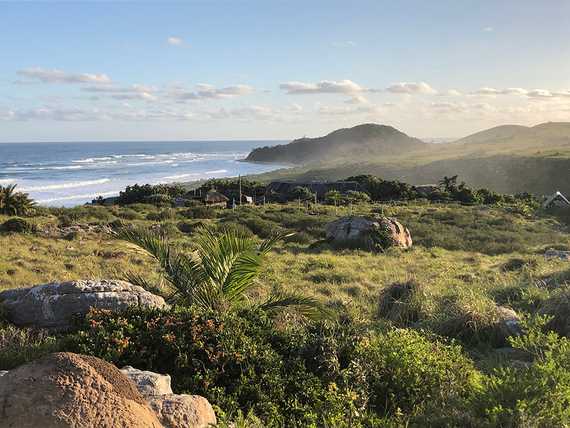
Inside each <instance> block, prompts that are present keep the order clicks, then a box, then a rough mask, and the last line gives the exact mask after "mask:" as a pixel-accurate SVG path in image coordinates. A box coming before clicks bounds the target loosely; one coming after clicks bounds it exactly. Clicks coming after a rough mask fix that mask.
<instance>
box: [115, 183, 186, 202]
mask: <svg viewBox="0 0 570 428" xmlns="http://www.w3.org/2000/svg"><path fill="white" fill-rule="evenodd" d="M186 193H187V189H186V188H185V187H183V186H181V185H177V184H168V185H167V184H157V185H152V184H143V185H139V184H134V185H132V186H127V188H126V189H125V190H123V191H122V192H120V193H119V197H118V198H117V203H118V204H119V205H127V204H134V203H151V204H155V203H156V202H159V201H160V205H161V206H163V204H165V203H166V202H167V201H169V200H171V199H172V198H176V197H181V196H183V195H185V194H186ZM156 195H161V196H156Z"/></svg>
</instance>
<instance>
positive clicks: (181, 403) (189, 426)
mask: <svg viewBox="0 0 570 428" xmlns="http://www.w3.org/2000/svg"><path fill="white" fill-rule="evenodd" d="M148 400H149V403H150V406H151V407H152V409H153V410H154V411H155V413H156V415H157V416H158V419H159V420H160V422H161V423H162V424H163V425H164V427H165V428H206V427H208V426H211V425H215V424H216V414H215V413H214V409H213V408H212V406H211V405H210V403H209V402H208V400H206V399H205V398H204V397H201V396H199V395H186V394H164V395H155V396H152V397H148Z"/></svg>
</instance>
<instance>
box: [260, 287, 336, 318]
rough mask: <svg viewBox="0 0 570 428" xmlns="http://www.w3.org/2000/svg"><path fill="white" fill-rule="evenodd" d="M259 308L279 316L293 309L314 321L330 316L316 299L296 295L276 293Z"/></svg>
mask: <svg viewBox="0 0 570 428" xmlns="http://www.w3.org/2000/svg"><path fill="white" fill-rule="evenodd" d="M258 307H259V309H261V310H263V311H265V312H268V313H270V314H277V313H279V312H282V311H283V310H287V309H291V308H292V309H294V310H295V311H296V312H297V313H299V314H301V315H303V316H305V317H307V318H309V319H314V320H317V319H323V318H327V317H329V316H330V313H329V312H328V311H327V310H326V309H325V308H324V307H323V306H322V305H321V304H320V303H319V302H318V301H317V300H316V299H314V298H313V297H307V296H303V295H301V294H296V293H285V292H279V293H274V294H272V295H270V296H269V298H268V299H267V300H266V301H265V302H263V303H261V304H260V305H258Z"/></svg>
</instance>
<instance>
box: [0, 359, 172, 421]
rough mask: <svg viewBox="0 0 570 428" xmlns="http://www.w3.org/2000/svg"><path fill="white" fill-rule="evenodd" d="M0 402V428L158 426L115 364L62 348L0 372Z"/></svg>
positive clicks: (140, 396) (141, 399)
mask: <svg viewBox="0 0 570 428" xmlns="http://www.w3.org/2000/svg"><path fill="white" fill-rule="evenodd" d="M0 403H2V414H1V416H0V425H1V426H3V427H18V428H36V427H42V428H64V427H74V428H75V427H84V428H91V427H92V428H115V427H129V428H139V427H140V428H160V427H162V424H161V423H160V422H159V420H158V418H157V416H156V415H155V413H154V412H153V410H152V409H151V408H150V406H149V404H148V403H147V401H146V400H145V399H144V398H143V397H142V395H141V394H140V393H139V392H138V391H137V389H136V388H135V386H134V385H133V383H132V382H130V381H129V380H128V378H127V377H125V376H124V375H123V374H122V373H121V372H120V371H119V369H117V368H116V367H115V366H113V365H112V364H109V363H107V362H105V361H103V360H100V359H98V358H95V357H89V356H85V355H78V354H72V353H67V352H65V353H56V354H50V355H48V356H46V357H43V358H41V359H39V360H36V361H34V362H31V363H28V364H25V365H23V366H20V367H18V368H16V369H14V370H10V371H9V372H8V373H7V374H5V375H4V376H2V378H1V381H0Z"/></svg>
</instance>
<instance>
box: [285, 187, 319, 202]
mask: <svg viewBox="0 0 570 428" xmlns="http://www.w3.org/2000/svg"><path fill="white" fill-rule="evenodd" d="M289 198H290V199H299V200H301V201H308V200H311V201H312V200H313V199H315V194H314V193H313V192H311V189H309V188H308V187H302V186H296V187H293V188H292V189H291V191H290V192H289Z"/></svg>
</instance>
